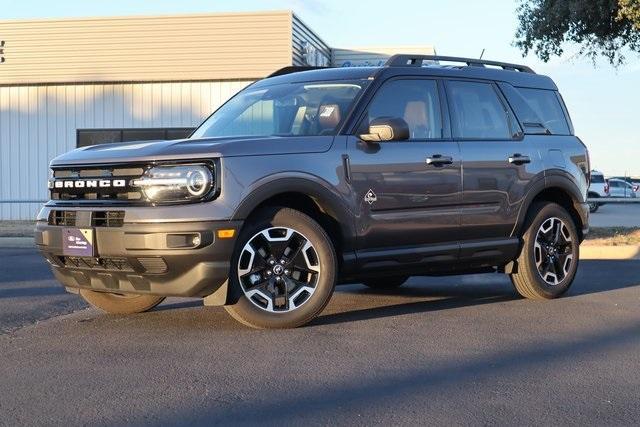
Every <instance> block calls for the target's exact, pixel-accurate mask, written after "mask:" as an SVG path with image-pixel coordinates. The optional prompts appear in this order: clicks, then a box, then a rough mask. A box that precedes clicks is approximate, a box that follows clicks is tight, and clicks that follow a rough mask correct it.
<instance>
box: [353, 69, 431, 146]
mask: <svg viewBox="0 0 640 427" xmlns="http://www.w3.org/2000/svg"><path fill="white" fill-rule="evenodd" d="M381 117H393V118H400V119H403V120H404V121H405V122H407V125H408V126H409V135H410V138H411V139H416V140H421V139H441V138H442V115H441V113H440V102H439V100H438V87H437V83H436V82H435V80H422V79H407V80H392V81H391V82H389V83H386V84H385V85H384V86H382V87H381V88H380V89H379V90H378V92H377V93H376V96H375V98H374V99H373V101H371V104H370V105H369V109H368V113H367V118H368V121H365V123H363V125H364V126H365V127H367V126H368V123H370V122H371V121H372V120H374V119H377V118H381ZM361 133H367V131H366V129H362V132H361Z"/></svg>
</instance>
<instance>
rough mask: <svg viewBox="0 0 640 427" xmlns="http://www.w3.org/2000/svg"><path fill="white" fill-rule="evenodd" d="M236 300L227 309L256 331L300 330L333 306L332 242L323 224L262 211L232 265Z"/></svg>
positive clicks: (241, 240) (291, 213)
mask: <svg viewBox="0 0 640 427" xmlns="http://www.w3.org/2000/svg"><path fill="white" fill-rule="evenodd" d="M231 266H232V267H231V273H230V277H231V285H232V289H233V290H234V291H235V292H236V293H237V294H238V295H239V298H238V300H237V302H236V303H235V304H233V305H227V306H225V309H226V310H227V311H228V312H229V314H230V315H231V316H232V317H233V318H235V319H236V320H238V321H239V322H241V323H243V324H245V325H247V326H250V327H253V328H295V327H298V326H302V325H304V324H306V323H308V322H310V321H311V320H312V319H313V318H315V317H316V316H317V315H318V314H320V312H321V311H322V310H323V309H324V307H325V306H326V305H327V303H328V302H329V299H330V298H331V295H332V294H333V290H334V287H335V283H336V277H337V261H336V255H335V251H334V248H333V244H332V242H331V239H329V236H327V234H326V233H325V231H324V230H323V229H322V227H321V226H320V224H318V223H317V222H316V221H314V220H313V219H312V218H311V217H309V216H308V215H306V214H304V213H302V212H299V211H296V210H293V209H289V208H274V209H269V210H265V211H262V212H260V213H258V214H257V215H256V216H255V217H254V218H252V221H251V224H250V225H249V226H248V227H246V228H245V229H243V230H242V232H241V234H240V237H239V239H238V242H237V247H236V251H235V253H234V256H233V259H232V263H231Z"/></svg>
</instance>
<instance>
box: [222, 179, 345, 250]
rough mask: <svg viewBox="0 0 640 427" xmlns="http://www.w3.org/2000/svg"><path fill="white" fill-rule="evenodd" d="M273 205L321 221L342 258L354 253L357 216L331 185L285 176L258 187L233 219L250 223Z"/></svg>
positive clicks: (248, 196)
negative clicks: (259, 212) (355, 220)
mask: <svg viewBox="0 0 640 427" xmlns="http://www.w3.org/2000/svg"><path fill="white" fill-rule="evenodd" d="M270 206H283V207H288V208H292V209H296V210H299V211H301V212H304V213H305V214H307V215H309V216H310V217H311V218H313V219H314V220H315V221H317V222H318V223H319V224H320V225H321V226H322V227H323V228H324V229H325V231H326V232H327V234H328V235H329V237H330V238H331V239H332V241H333V243H334V247H335V249H336V252H337V253H338V258H339V259H340V258H342V256H343V254H344V252H347V251H352V250H353V247H354V245H353V243H354V239H355V236H356V232H355V225H354V224H355V223H354V215H353V213H351V212H350V210H349V208H348V206H347V203H346V201H345V200H344V199H342V198H341V197H340V196H339V195H338V194H336V192H335V191H334V190H332V189H331V186H330V184H329V183H324V182H322V181H320V180H316V179H313V178H310V177H283V178H276V179H271V180H269V181H268V182H263V183H261V184H259V185H256V186H255V189H254V190H253V191H251V192H250V193H249V194H248V195H247V196H246V197H245V198H244V199H243V200H242V202H241V203H240V204H239V206H238V208H237V209H236V211H235V213H234V215H233V219H235V220H240V219H243V220H246V219H248V218H250V217H251V215H253V214H254V213H255V212H257V211H259V210H260V209H262V208H265V207H270Z"/></svg>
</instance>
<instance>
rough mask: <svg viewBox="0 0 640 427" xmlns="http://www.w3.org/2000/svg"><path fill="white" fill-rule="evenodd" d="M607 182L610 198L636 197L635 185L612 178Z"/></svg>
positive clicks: (636, 187)
mask: <svg viewBox="0 0 640 427" xmlns="http://www.w3.org/2000/svg"><path fill="white" fill-rule="evenodd" d="M608 182H609V195H610V197H623V198H635V197H637V196H638V188H639V186H638V185H637V184H631V183H629V182H627V181H623V180H621V179H615V178H612V179H610V180H608Z"/></svg>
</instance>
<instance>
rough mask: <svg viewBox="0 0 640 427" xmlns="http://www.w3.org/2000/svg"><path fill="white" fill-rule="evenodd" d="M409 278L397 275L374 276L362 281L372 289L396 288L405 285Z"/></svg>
mask: <svg viewBox="0 0 640 427" xmlns="http://www.w3.org/2000/svg"><path fill="white" fill-rule="evenodd" d="M408 279H409V276H396V277H375V278H374V277H372V278H369V279H365V280H363V281H362V283H363V284H364V285H365V286H368V287H370V288H371V289H378V290H383V289H396V288H399V287H400V286H402V285H404V284H405V282H406V281H407V280H408Z"/></svg>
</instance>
